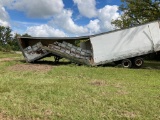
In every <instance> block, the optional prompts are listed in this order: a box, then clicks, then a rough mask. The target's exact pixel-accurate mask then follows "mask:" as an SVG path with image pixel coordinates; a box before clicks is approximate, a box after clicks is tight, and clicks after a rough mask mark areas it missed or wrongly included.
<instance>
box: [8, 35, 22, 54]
mask: <svg viewBox="0 0 160 120" xmlns="http://www.w3.org/2000/svg"><path fill="white" fill-rule="evenodd" d="M20 36H21V35H20V34H17V33H16V34H15V35H14V37H13V38H12V40H10V41H9V42H8V44H9V45H10V46H11V49H12V50H13V51H18V50H20V48H19V45H18V38H19V37H20Z"/></svg>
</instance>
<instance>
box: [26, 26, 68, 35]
mask: <svg viewBox="0 0 160 120" xmlns="http://www.w3.org/2000/svg"><path fill="white" fill-rule="evenodd" d="M26 33H28V34H29V35H31V36H33V37H66V36H67V35H66V34H65V33H64V32H63V31H60V30H58V29H54V28H53V27H50V26H48V25H47V24H43V25H40V26H32V27H28V28H27V30H26Z"/></svg>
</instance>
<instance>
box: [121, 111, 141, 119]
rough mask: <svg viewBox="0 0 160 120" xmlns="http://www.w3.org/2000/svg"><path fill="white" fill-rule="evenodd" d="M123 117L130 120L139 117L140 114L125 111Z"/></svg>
mask: <svg viewBox="0 0 160 120" xmlns="http://www.w3.org/2000/svg"><path fill="white" fill-rule="evenodd" d="M121 116H123V117H126V118H129V119H134V118H136V117H138V114H137V113H135V112H129V111H124V112H122V114H121Z"/></svg>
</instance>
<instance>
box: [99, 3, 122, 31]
mask: <svg viewBox="0 0 160 120" xmlns="http://www.w3.org/2000/svg"><path fill="white" fill-rule="evenodd" d="M119 15H120V14H119V13H118V6H117V5H113V6H110V5H106V6H105V7H104V8H102V9H99V10H98V19H99V20H100V22H101V30H102V31H108V30H112V29H113V26H112V25H111V21H112V20H115V19H117V18H118V17H119Z"/></svg>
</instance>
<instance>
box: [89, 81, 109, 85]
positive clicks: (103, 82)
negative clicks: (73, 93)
mask: <svg viewBox="0 0 160 120" xmlns="http://www.w3.org/2000/svg"><path fill="white" fill-rule="evenodd" d="M89 84H91V85H95V86H105V85H106V83H105V81H100V80H95V81H92V82H90V83H89Z"/></svg>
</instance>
